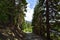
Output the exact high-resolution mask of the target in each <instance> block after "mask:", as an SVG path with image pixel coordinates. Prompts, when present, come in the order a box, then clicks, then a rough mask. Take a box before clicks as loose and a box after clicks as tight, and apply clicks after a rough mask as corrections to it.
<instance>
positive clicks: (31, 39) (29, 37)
mask: <svg viewBox="0 0 60 40" xmlns="http://www.w3.org/2000/svg"><path fill="white" fill-rule="evenodd" d="M24 40H42V39H41V37H39V36H37V35H36V34H33V33H26V36H25V38H24Z"/></svg>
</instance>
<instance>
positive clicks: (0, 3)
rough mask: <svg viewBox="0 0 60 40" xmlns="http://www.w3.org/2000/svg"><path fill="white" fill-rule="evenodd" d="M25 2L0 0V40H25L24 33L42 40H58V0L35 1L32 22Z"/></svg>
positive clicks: (59, 9)
mask: <svg viewBox="0 0 60 40" xmlns="http://www.w3.org/2000/svg"><path fill="white" fill-rule="evenodd" d="M27 4H28V3H27V2H26V0H0V40H25V39H24V37H25V35H26V32H27V33H28V32H31V33H34V34H36V35H38V36H40V37H41V39H43V40H60V0H37V4H36V6H35V8H34V14H33V19H32V22H29V21H26V20H25V18H24V17H25V16H26V14H25V13H24V12H27V10H26V8H27Z"/></svg>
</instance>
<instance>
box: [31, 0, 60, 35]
mask: <svg viewBox="0 0 60 40" xmlns="http://www.w3.org/2000/svg"><path fill="white" fill-rule="evenodd" d="M59 12H60V0H49V23H50V26H51V28H50V29H57V30H59V29H60V25H59V24H60V21H58V20H60V16H59V15H60V14H59ZM52 20H53V21H55V22H54V23H53V21H52ZM50 21H51V22H50ZM32 25H33V30H34V32H35V30H37V31H39V32H38V33H41V34H43V32H44V34H45V32H46V31H47V29H46V28H47V27H46V25H47V24H46V1H45V0H38V3H37V5H36V6H35V8H34V14H33V20H32ZM36 28H37V29H36ZM35 33H36V32H35ZM41 34H40V35H41ZM44 36H45V35H44Z"/></svg>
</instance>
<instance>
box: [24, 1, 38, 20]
mask: <svg viewBox="0 0 60 40" xmlns="http://www.w3.org/2000/svg"><path fill="white" fill-rule="evenodd" d="M26 1H27V3H28V4H27V12H26V17H25V20H27V21H32V17H33V13H34V7H35V4H36V2H37V0H26Z"/></svg>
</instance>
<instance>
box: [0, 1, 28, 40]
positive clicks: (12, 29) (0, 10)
mask: <svg viewBox="0 0 60 40" xmlns="http://www.w3.org/2000/svg"><path fill="white" fill-rule="evenodd" d="M26 5H27V2H26V0H0V39H1V40H15V39H18V40H22V39H23V37H24V33H23V31H21V25H22V23H23V22H24V16H25V14H24V11H26Z"/></svg>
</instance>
